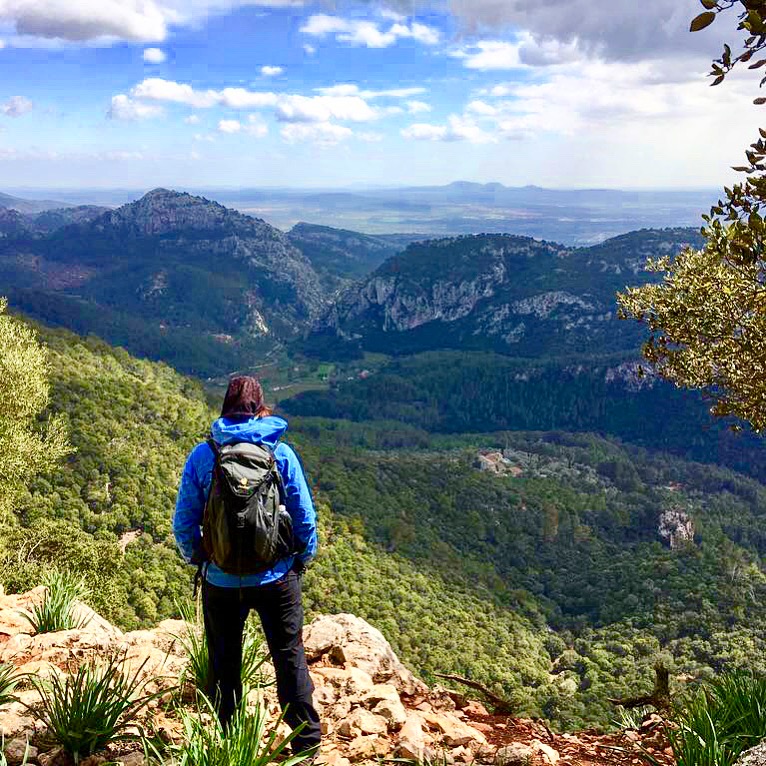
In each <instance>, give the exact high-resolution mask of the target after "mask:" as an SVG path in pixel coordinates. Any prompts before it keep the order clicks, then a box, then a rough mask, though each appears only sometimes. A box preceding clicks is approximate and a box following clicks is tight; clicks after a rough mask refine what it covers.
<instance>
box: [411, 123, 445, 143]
mask: <svg viewBox="0 0 766 766" xmlns="http://www.w3.org/2000/svg"><path fill="white" fill-rule="evenodd" d="M402 135H403V136H404V137H405V138H410V139H414V140H416V141H444V140H445V136H446V135H447V128H446V127H445V126H444V125H428V124H427V123H424V122H418V123H416V124H414V125H410V126H409V128H404V130H402Z"/></svg>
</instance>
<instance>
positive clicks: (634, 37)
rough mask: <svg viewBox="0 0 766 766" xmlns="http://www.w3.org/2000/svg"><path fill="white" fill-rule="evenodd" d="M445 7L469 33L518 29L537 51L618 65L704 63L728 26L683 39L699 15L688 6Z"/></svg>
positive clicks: (468, 1) (513, 3)
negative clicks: (695, 59) (557, 47)
mask: <svg viewBox="0 0 766 766" xmlns="http://www.w3.org/2000/svg"><path fill="white" fill-rule="evenodd" d="M449 7H450V10H451V11H452V12H453V13H454V14H455V15H456V16H457V17H458V19H459V20H461V21H462V22H463V25H464V27H466V28H467V31H469V32H471V31H475V30H481V29H492V30H495V31H497V30H502V29H508V30H511V29H513V30H518V29H523V30H527V31H528V33H529V35H530V36H531V37H532V38H534V39H535V40H536V41H538V42H539V43H540V44H541V45H543V46H544V45H545V44H550V43H551V41H555V42H557V43H560V44H563V45H564V46H574V47H576V48H577V49H578V50H579V51H580V52H581V53H583V54H586V55H589V56H593V55H598V56H599V57H602V58H605V59H607V60H614V59H617V60H621V61H639V60H647V59H655V58H663V57H671V58H676V57H678V56H685V55H687V54H688V53H690V52H692V53H695V54H701V55H703V56H705V58H709V57H710V55H711V51H714V52H715V53H717V52H718V49H719V48H720V37H721V33H722V30H721V26H722V25H725V31H726V33H729V32H731V30H732V26H731V25H732V24H733V21H734V19H733V18H731V17H730V18H729V19H722V20H721V21H720V22H717V23H716V24H713V25H712V26H711V27H710V28H709V29H707V30H705V31H704V32H699V33H695V34H689V22H690V20H691V19H692V17H693V16H694V15H696V13H698V12H699V4H698V3H696V2H692V0H684V1H683V2H673V1H672V0H640V1H639V0H609V2H608V3H603V4H599V3H593V2H592V0H545V1H544V2H539V1H533V0H449ZM529 53H530V55H532V51H531V50H530V51H529ZM530 63H531V62H530Z"/></svg>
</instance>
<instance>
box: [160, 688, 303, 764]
mask: <svg viewBox="0 0 766 766" xmlns="http://www.w3.org/2000/svg"><path fill="white" fill-rule="evenodd" d="M198 699H199V706H198V707H199V710H198V711H197V712H196V713H194V712H191V711H189V710H182V712H181V716H182V719H183V724H184V737H183V740H182V742H181V744H178V745H172V746H171V747H170V753H171V755H172V759H173V760H172V764H173V766H269V765H270V764H275V763H279V764H281V766H297V764H299V763H301V762H302V761H304V760H306V759H307V758H308V757H309V756H310V754H308V753H299V754H296V755H290V753H289V747H290V744H291V743H292V741H293V739H294V738H295V736H296V734H297V733H298V730H295V731H293V732H291V733H290V734H288V735H287V736H286V737H280V736H279V734H278V733H277V730H278V727H279V724H280V723H281V722H282V719H281V718H280V719H279V720H278V721H277V722H276V723H275V724H274V725H273V726H272V727H271V729H269V727H268V726H267V721H266V710H265V709H264V706H263V705H262V704H259V705H257V706H256V708H255V710H254V711H253V712H251V711H249V710H248V709H247V693H245V694H244V695H243V698H242V700H241V701H240V703H239V705H238V707H237V709H236V711H235V712H234V716H233V717H232V719H231V720H230V721H229V723H228V725H227V726H226V727H225V728H224V727H223V726H222V725H221V723H220V722H219V720H218V716H217V715H216V713H215V709H214V707H213V705H212V703H211V702H210V701H209V700H208V699H207V697H205V695H204V694H199V695H198ZM206 719H209V720H210V723H205V720H206Z"/></svg>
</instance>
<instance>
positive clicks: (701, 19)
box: [689, 11, 715, 32]
mask: <svg viewBox="0 0 766 766" xmlns="http://www.w3.org/2000/svg"><path fill="white" fill-rule="evenodd" d="M714 21H715V13H714V12H713V11H705V12H704V13H700V15H699V16H697V17H696V18H695V19H692V23H691V26H690V27H689V31H691V32H699V31H700V29H704V28H705V27H709V26H710V25H711V24H712V23H713V22H714Z"/></svg>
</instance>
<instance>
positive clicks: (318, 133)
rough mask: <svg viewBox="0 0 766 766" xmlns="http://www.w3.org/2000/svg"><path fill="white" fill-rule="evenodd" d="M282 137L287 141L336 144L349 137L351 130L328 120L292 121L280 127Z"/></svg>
mask: <svg viewBox="0 0 766 766" xmlns="http://www.w3.org/2000/svg"><path fill="white" fill-rule="evenodd" d="M281 133H282V138H284V139H285V141H288V142H289V143H295V142H297V141H312V142H314V143H317V144H328V145H331V144H337V143H338V142H340V141H343V140H344V139H346V138H350V137H351V135H352V131H351V129H350V128H347V127H345V126H343V125H335V124H333V123H329V122H318V123H313V124H302V123H293V124H290V125H285V126H284V127H283V128H282V131H281Z"/></svg>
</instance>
